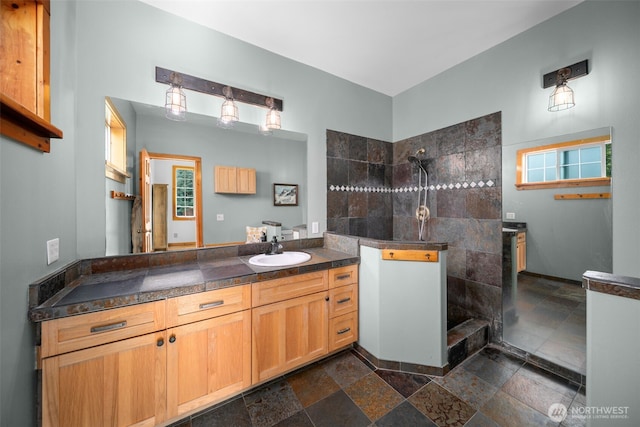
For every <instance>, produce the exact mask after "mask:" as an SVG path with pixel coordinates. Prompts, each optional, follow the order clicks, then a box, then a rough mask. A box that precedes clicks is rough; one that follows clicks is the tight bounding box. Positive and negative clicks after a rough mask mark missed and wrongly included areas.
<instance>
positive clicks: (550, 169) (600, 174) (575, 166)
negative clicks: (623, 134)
mask: <svg viewBox="0 0 640 427" xmlns="http://www.w3.org/2000/svg"><path fill="white" fill-rule="evenodd" d="M516 165H517V167H516V187H517V188H518V189H519V190H527V189H539V188H557V187H573V186H604V185H610V184H611V140H610V137H609V135H605V136H599V137H594V138H589V139H584V140H577V141H570V142H563V143H560V144H553V145H546V146H540V147H534V148H527V149H524V150H519V151H518V152H517V161H516Z"/></svg>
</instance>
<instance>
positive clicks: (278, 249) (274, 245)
mask: <svg viewBox="0 0 640 427" xmlns="http://www.w3.org/2000/svg"><path fill="white" fill-rule="evenodd" d="M281 253H282V244H281V243H278V238H277V237H276V236H273V239H271V246H270V247H269V249H268V250H267V252H265V255H277V254H281Z"/></svg>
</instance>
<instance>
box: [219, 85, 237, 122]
mask: <svg viewBox="0 0 640 427" xmlns="http://www.w3.org/2000/svg"><path fill="white" fill-rule="evenodd" d="M222 93H224V96H225V100H224V102H223V103H222V110H221V112H220V124H221V125H222V126H223V127H230V126H233V123H234V122H237V121H238V119H239V116H238V106H237V105H236V103H235V102H234V101H233V90H232V89H231V88H230V87H229V86H225V87H224V88H223V89H222Z"/></svg>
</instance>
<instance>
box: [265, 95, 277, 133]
mask: <svg viewBox="0 0 640 427" xmlns="http://www.w3.org/2000/svg"><path fill="white" fill-rule="evenodd" d="M267 107H269V111H267V118H266V120H265V122H264V127H265V128H267V129H269V130H272V129H280V126H281V125H280V112H279V111H278V110H276V109H275V107H274V104H273V98H267Z"/></svg>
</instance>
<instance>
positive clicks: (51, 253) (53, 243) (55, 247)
mask: <svg viewBox="0 0 640 427" xmlns="http://www.w3.org/2000/svg"><path fill="white" fill-rule="evenodd" d="M59 258H60V239H59V238H55V239H51V240H47V265H50V264H52V263H54V262H56V261H57V260H58V259H59Z"/></svg>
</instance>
